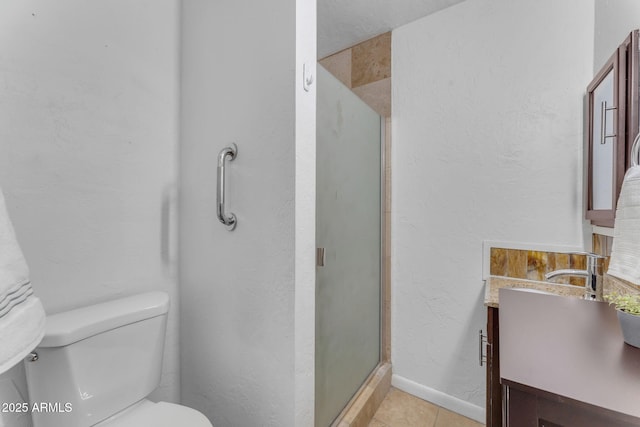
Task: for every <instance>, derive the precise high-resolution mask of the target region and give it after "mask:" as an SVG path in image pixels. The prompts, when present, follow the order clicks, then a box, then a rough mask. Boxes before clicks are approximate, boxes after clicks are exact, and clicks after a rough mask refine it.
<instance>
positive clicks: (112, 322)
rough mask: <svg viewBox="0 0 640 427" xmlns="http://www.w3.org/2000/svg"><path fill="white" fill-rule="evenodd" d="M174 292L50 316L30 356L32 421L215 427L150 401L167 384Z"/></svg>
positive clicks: (69, 426)
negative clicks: (165, 355)
mask: <svg viewBox="0 0 640 427" xmlns="http://www.w3.org/2000/svg"><path fill="white" fill-rule="evenodd" d="M168 309H169V297H168V295H167V294H166V293H164V292H148V293H144V294H139V295H134V296H130V297H126V298H121V299H118V300H114V301H109V302H105V303H101V304H96V305H92V306H88V307H83V308H79V309H76V310H71V311H66V312H63V313H58V314H54V315H52V316H48V317H47V325H46V331H45V336H44V338H43V339H42V342H41V343H40V345H39V346H38V347H37V348H36V349H35V351H34V353H32V356H31V357H29V358H27V360H26V361H25V370H26V374H27V386H28V390H29V400H30V407H31V408H32V410H31V415H32V419H33V427H91V426H94V427H146V426H149V427H151V426H153V427H174V426H181V427H212V426H211V423H210V422H209V420H208V419H207V418H206V417H205V416H204V415H203V414H202V413H200V412H198V411H196V410H195V409H192V408H188V407H186V406H182V405H177V404H174V403H168V402H157V403H154V402H151V401H150V400H148V399H147V397H148V395H149V394H150V393H151V392H152V391H153V390H154V389H155V388H156V387H157V386H158V385H159V384H160V374H161V370H162V354H163V350H164V336H165V328H166V319H167V311H168Z"/></svg>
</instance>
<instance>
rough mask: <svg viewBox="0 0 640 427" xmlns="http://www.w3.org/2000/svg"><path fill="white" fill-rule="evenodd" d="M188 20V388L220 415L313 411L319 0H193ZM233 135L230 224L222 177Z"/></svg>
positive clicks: (295, 417)
mask: <svg viewBox="0 0 640 427" xmlns="http://www.w3.org/2000/svg"><path fill="white" fill-rule="evenodd" d="M182 28H183V33H182V35H183V37H182V45H181V46H182V76H181V89H182V92H181V100H182V102H181V145H180V178H181V188H180V209H181V212H180V236H181V237H180V284H181V320H180V327H181V350H182V353H181V385H182V397H183V401H184V403H185V404H187V405H190V406H193V407H195V408H197V409H199V410H201V411H202V412H204V413H205V414H206V415H207V416H208V417H209V418H210V419H211V420H212V422H213V424H214V425H219V426H254V425H264V426H293V425H296V426H305V425H311V423H312V422H313V342H314V341H313V337H314V335H313V334H314V329H313V313H314V312H313V295H314V289H315V288H314V264H313V262H314V259H313V254H314V250H313V247H314V246H313V244H314V232H315V223H314V219H313V218H314V215H315V205H314V203H315V189H314V188H315V187H314V186H315V89H313V90H312V91H311V92H303V89H302V61H307V62H308V63H309V64H312V66H313V67H314V68H315V62H316V58H315V1H311V0H298V1H294V0H289V1H284V2H260V1H252V2H237V1H232V0H225V1H216V2H212V1H208V0H190V1H185V2H183V3H182ZM296 35H298V39H297V40H296ZM312 87H314V86H312ZM232 142H235V143H236V144H237V145H238V156H237V158H236V159H235V160H233V161H232V162H229V163H228V165H227V193H228V195H227V200H226V202H227V209H228V211H230V212H233V213H235V215H236V216H237V219H238V225H237V228H236V229H235V230H234V231H232V232H229V231H227V230H226V229H225V227H223V225H222V224H221V223H219V222H218V220H217V219H216V207H215V193H216V188H215V186H216V158H217V155H218V153H219V151H220V150H221V149H222V148H223V147H225V146H227V145H229V144H230V143H232Z"/></svg>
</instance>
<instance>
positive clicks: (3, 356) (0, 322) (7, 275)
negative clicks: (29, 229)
mask: <svg viewBox="0 0 640 427" xmlns="http://www.w3.org/2000/svg"><path fill="white" fill-rule="evenodd" d="M44 323H45V314H44V309H43V308H42V304H41V303H40V300H39V299H38V298H36V297H35V296H34V295H33V289H32V288H31V281H30V280H29V269H28V267H27V263H26V261H25V259H24V257H23V255H22V251H21V250H20V246H19V245H18V241H17V240H16V235H15V232H14V231H13V226H12V225H11V220H10V219H9V214H8V213H7V208H6V206H5V201H4V196H3V194H2V191H1V190H0V373H2V372H5V371H7V370H8V369H10V368H11V367H13V366H15V365H16V364H17V363H19V362H20V361H21V360H22V359H23V358H24V357H25V356H26V355H27V354H29V352H31V351H32V350H33V349H34V348H35V347H36V346H37V345H38V343H39V342H40V340H41V339H42V336H43V335H44Z"/></svg>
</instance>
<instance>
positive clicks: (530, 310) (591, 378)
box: [500, 289, 640, 417]
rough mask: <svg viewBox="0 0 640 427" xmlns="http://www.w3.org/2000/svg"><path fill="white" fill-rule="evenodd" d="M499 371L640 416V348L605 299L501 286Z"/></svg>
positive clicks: (529, 383)
mask: <svg viewBox="0 0 640 427" xmlns="http://www.w3.org/2000/svg"><path fill="white" fill-rule="evenodd" d="M500 298H501V302H502V304H501V306H500V342H501V345H500V376H501V377H502V378H503V379H504V380H508V381H511V382H514V383H517V384H523V385H525V386H529V387H534V388H536V389H538V390H544V391H548V392H550V393H554V394H556V395H559V396H564V397H567V398H570V399H574V400H575V401H579V402H584V403H587V404H590V405H595V406H598V407H601V408H604V409H606V410H610V411H614V412H617V413H620V414H625V415H627V416H632V417H640V405H638V396H640V348H635V347H632V346H630V345H627V344H625V343H624V340H623V338H622V332H621V330H620V326H619V324H618V320H617V316H616V312H615V309H614V308H613V307H610V306H609V305H608V304H607V303H605V302H597V301H587V300H583V299H580V298H558V297H556V296H554V295H544V294H538V293H530V292H518V291H514V290H510V289H503V290H502V291H500Z"/></svg>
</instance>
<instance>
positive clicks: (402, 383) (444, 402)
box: [391, 374, 485, 424]
mask: <svg viewBox="0 0 640 427" xmlns="http://www.w3.org/2000/svg"><path fill="white" fill-rule="evenodd" d="M391 385H392V386H394V387H395V388H398V389H400V390H402V391H405V392H407V393H409V394H412V395H414V396H416V397H419V398H420V399H423V400H426V401H428V402H431V403H434V404H436V405H438V406H441V407H443V408H445V409H448V410H450V411H452V412H455V413H458V414H460V415H463V416H465V417H467V418H471V419H472V420H475V421H478V422H479V423H483V424H484V422H485V409H484V408H482V407H480V406H476V405H474V404H471V403H469V402H466V401H464V400H462V399H458V398H457V397H453V396H450V395H448V394H446V393H443V392H441V391H438V390H435V389H432V388H431V387H427V386H425V385H422V384H418V383H417V382H415V381H411V380H409V379H407V378H404V377H401V376H400V375H395V374H394V375H392V377H391Z"/></svg>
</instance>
